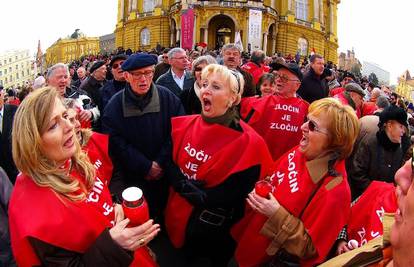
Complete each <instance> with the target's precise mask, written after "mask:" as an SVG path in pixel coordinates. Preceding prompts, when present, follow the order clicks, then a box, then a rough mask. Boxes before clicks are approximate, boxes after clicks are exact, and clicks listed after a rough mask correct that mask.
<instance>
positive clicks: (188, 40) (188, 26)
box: [181, 8, 194, 49]
mask: <svg viewBox="0 0 414 267" xmlns="http://www.w3.org/2000/svg"><path fill="white" fill-rule="evenodd" d="M193 38H194V10H193V9H191V8H190V9H187V10H183V11H182V14H181V47H182V48H184V49H192V48H193Z"/></svg>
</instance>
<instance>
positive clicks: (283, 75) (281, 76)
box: [275, 73, 299, 83]
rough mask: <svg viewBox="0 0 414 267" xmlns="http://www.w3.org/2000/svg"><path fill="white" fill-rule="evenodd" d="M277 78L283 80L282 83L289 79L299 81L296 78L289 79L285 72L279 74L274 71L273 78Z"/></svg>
mask: <svg viewBox="0 0 414 267" xmlns="http://www.w3.org/2000/svg"><path fill="white" fill-rule="evenodd" d="M277 78H280V80H281V81H282V82H284V83H287V82H289V81H291V82H299V80H298V79H289V77H288V76H287V75H286V74H279V73H276V74H275V79H277Z"/></svg>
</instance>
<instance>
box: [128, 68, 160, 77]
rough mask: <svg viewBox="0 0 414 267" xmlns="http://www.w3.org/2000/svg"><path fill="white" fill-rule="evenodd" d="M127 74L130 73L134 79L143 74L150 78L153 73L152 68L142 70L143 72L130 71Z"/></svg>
mask: <svg viewBox="0 0 414 267" xmlns="http://www.w3.org/2000/svg"><path fill="white" fill-rule="evenodd" d="M129 74H131V76H132V77H133V78H134V79H139V78H141V77H142V76H144V77H145V78H151V77H152V75H153V74H154V71H152V70H147V71H143V72H135V73H134V72H130V73H129Z"/></svg>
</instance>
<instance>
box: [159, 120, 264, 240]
mask: <svg viewBox="0 0 414 267" xmlns="http://www.w3.org/2000/svg"><path fill="white" fill-rule="evenodd" d="M240 126H241V127H242V129H243V132H239V131H236V130H233V129H230V128H228V127H224V126H221V125H219V124H208V123H206V122H205V121H204V120H203V119H202V118H201V116H200V115H193V116H185V117H177V118H173V119H172V133H171V135H172V140H173V160H174V163H175V164H176V165H177V166H179V167H180V168H181V171H182V172H183V174H184V175H185V176H187V177H188V178H189V179H195V180H199V181H204V182H205V187H207V188H208V187H214V186H216V185H218V184H220V183H222V182H223V181H225V180H226V179H227V178H228V177H229V176H230V175H231V174H233V173H236V172H239V171H242V170H245V169H247V168H250V167H252V166H254V165H257V164H261V165H262V166H261V175H262V176H264V175H265V174H266V173H267V170H268V168H269V166H270V163H271V157H270V154H269V152H268V150H267V147H266V144H265V143H264V141H263V139H262V138H261V137H260V136H259V135H257V133H256V132H255V131H254V130H253V129H252V128H251V127H250V126H248V125H247V124H246V123H244V122H242V121H240ZM192 210H193V206H192V205H191V204H190V203H189V202H188V201H187V200H186V199H185V198H183V197H181V196H180V195H179V194H178V193H177V192H175V191H173V190H171V193H170V196H169V199H168V203H167V207H166V214H165V223H166V228H167V232H168V235H169V236H170V239H171V242H172V243H173V245H174V246H175V247H181V246H182V245H183V244H184V239H185V229H186V226H187V222H188V219H189V217H190V215H191V212H192Z"/></svg>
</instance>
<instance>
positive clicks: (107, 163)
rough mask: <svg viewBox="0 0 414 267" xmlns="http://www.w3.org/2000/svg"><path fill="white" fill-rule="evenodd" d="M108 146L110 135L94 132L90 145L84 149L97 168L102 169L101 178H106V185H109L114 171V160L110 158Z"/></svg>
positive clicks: (89, 141)
mask: <svg viewBox="0 0 414 267" xmlns="http://www.w3.org/2000/svg"><path fill="white" fill-rule="evenodd" d="M108 145H109V136H108V135H106V134H101V133H97V132H92V135H91V137H90V138H89V140H88V143H87V144H86V145H84V146H83V148H82V149H83V151H85V152H86V154H88V157H89V160H90V161H91V163H92V164H93V165H94V166H95V168H100V173H101V176H105V177H101V178H104V179H105V181H107V182H106V185H108V184H109V182H110V180H111V177H112V170H113V165H112V160H111V158H110V157H109V152H108Z"/></svg>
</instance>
